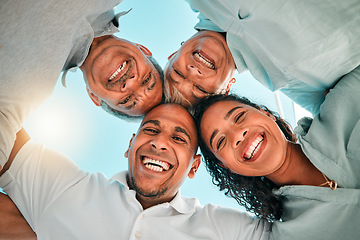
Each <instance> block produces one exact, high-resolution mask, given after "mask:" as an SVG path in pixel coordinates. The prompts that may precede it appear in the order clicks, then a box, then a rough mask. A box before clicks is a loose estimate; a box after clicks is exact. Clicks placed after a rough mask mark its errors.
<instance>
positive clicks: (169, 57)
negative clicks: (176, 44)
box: [168, 51, 178, 60]
mask: <svg viewBox="0 0 360 240" xmlns="http://www.w3.org/2000/svg"><path fill="white" fill-rule="evenodd" d="M177 52H178V51H175V52H173V53H172V54H171V55H170V56H168V60H170V59H171V58H172V57H173V56H174V55H175V54H177Z"/></svg>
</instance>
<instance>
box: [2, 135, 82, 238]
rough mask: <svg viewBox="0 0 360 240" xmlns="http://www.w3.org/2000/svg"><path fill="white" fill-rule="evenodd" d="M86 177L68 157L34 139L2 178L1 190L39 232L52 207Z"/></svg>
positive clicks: (23, 148) (26, 145)
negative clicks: (50, 206) (43, 216)
mask: <svg viewBox="0 0 360 240" xmlns="http://www.w3.org/2000/svg"><path fill="white" fill-rule="evenodd" d="M86 175H87V174H86V173H85V172H83V171H81V170H80V169H79V168H78V167H77V166H76V165H75V164H74V163H73V162H72V161H71V160H70V159H68V158H67V157H66V156H64V155H62V154H60V153H57V152H55V151H53V150H50V149H47V148H45V147H44V146H43V145H39V144H35V143H34V142H32V141H31V140H30V141H28V142H27V143H26V144H25V145H24V146H23V147H22V149H21V150H20V151H19V152H18V154H17V155H16V157H15V158H14V161H13V163H12V165H11V166H10V168H9V169H8V170H7V171H6V172H5V173H4V174H3V175H2V176H1V177H0V187H2V188H3V190H4V192H5V193H7V194H8V195H9V197H10V198H11V199H12V200H13V201H14V203H15V204H16V205H17V207H18V208H19V210H20V212H21V213H22V214H23V216H24V217H25V219H26V220H27V221H28V222H29V224H30V226H31V227H32V228H33V229H34V231H36V229H37V223H38V221H39V218H40V217H41V214H42V213H43V212H44V211H45V210H46V209H47V208H48V206H49V205H50V204H51V203H52V202H53V201H54V200H55V199H56V198H57V197H59V196H60V195H61V194H62V193H63V192H64V191H65V190H66V189H68V188H70V187H71V186H72V185H74V184H75V183H77V182H78V181H80V180H81V179H83V178H84V177H85V176H86Z"/></svg>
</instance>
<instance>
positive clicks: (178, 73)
mask: <svg viewBox="0 0 360 240" xmlns="http://www.w3.org/2000/svg"><path fill="white" fill-rule="evenodd" d="M174 72H175V73H176V74H177V75H179V76H180V77H181V78H184V76H183V75H182V74H181V73H180V72H179V71H178V70H176V69H175V68H174Z"/></svg>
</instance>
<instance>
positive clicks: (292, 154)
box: [266, 142, 325, 187]
mask: <svg viewBox="0 0 360 240" xmlns="http://www.w3.org/2000/svg"><path fill="white" fill-rule="evenodd" d="M266 177H267V178H269V179H270V180H271V181H273V182H274V183H275V184H276V185H278V186H280V187H282V186H285V185H310V186H319V185H320V184H322V183H324V181H325V179H324V177H323V175H322V173H321V172H320V171H319V170H318V169H317V168H316V167H315V166H314V165H313V164H312V163H311V162H310V160H309V159H308V158H307V157H306V155H305V154H304V152H303V151H302V149H301V146H300V145H298V144H295V143H292V142H289V144H288V149H287V153H286V158H285V161H284V163H283V165H282V166H281V167H280V168H279V169H278V170H277V171H275V172H274V173H272V174H270V175H268V176H266Z"/></svg>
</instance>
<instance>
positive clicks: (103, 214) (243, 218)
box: [0, 141, 269, 240]
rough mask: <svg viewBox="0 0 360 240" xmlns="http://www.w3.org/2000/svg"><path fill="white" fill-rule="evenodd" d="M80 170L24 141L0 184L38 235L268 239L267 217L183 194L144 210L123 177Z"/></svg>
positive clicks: (81, 237) (66, 237)
mask: <svg viewBox="0 0 360 240" xmlns="http://www.w3.org/2000/svg"><path fill="white" fill-rule="evenodd" d="M126 174H127V172H122V173H119V174H117V175H115V176H114V177H113V178H112V179H107V178H106V177H105V176H104V175H103V174H100V173H98V174H90V173H88V172H84V171H81V170H80V169H79V168H78V167H77V166H76V165H75V164H74V163H73V162H72V161H71V160H70V159H68V158H67V157H65V156H63V155H61V154H59V153H57V152H54V151H52V150H49V149H46V148H45V147H43V146H42V145H37V144H35V143H33V142H32V141H29V142H27V143H26V144H25V145H24V146H23V148H22V149H21V150H20V151H19V153H18V154H17V155H16V157H15V159H14V162H13V163H12V165H11V167H10V168H9V170H8V171H6V172H5V173H4V174H3V175H2V176H1V178H0V186H1V187H3V189H4V191H5V192H6V193H7V194H8V195H9V196H10V197H11V198H12V199H13V201H14V202H15V204H16V205H17V206H18V208H19V209H20V211H21V212H22V214H23V215H24V217H25V218H26V220H27V221H28V222H29V224H30V226H31V227H32V228H33V230H34V231H35V232H36V234H37V236H38V239H51V240H54V239H55V240H56V239H87V240H88V239H107V240H108V239H149V240H153V239H174V240H175V239H190V240H191V239H214V240H215V239H216V240H219V239H268V236H269V232H268V230H269V223H267V222H265V221H264V220H260V219H257V218H254V217H252V216H250V215H249V214H247V213H245V212H242V211H239V210H236V209H230V208H225V207H220V206H215V205H212V204H208V205H206V206H201V205H200V204H199V201H198V200H197V199H194V198H186V197H182V196H181V194H180V191H179V192H178V193H177V194H176V196H175V198H174V199H173V200H172V201H171V202H167V203H163V204H159V205H156V206H153V207H150V208H148V209H146V210H143V208H142V206H141V204H140V203H139V202H138V201H137V199H136V194H135V191H133V190H131V189H129V187H128V185H127V182H126Z"/></svg>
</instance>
